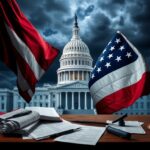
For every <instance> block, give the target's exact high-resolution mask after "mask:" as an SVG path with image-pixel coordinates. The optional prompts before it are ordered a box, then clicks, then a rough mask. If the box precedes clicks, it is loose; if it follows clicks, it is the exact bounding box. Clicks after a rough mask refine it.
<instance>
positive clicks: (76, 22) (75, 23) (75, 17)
mask: <svg viewBox="0 0 150 150" xmlns="http://www.w3.org/2000/svg"><path fill="white" fill-rule="evenodd" d="M74 27H76V28H78V17H77V15H76V14H75V16H74Z"/></svg>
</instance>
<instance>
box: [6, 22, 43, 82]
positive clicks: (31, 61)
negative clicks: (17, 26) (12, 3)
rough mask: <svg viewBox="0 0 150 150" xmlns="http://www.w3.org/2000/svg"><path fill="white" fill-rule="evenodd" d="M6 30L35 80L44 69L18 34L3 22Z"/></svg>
mask: <svg viewBox="0 0 150 150" xmlns="http://www.w3.org/2000/svg"><path fill="white" fill-rule="evenodd" d="M5 26H6V29H7V32H8V34H9V36H10V39H11V41H12V43H13V45H14V47H15V48H16V50H17V51H18V53H19V54H20V55H21V56H22V57H23V58H24V60H25V61H26V63H27V64H28V65H29V66H30V68H31V70H32V71H33V73H34V75H35V77H36V79H37V80H39V79H40V78H41V76H42V75H43V74H44V73H45V71H44V70H43V69H42V68H41V67H40V66H39V64H38V62H37V60H36V59H35V57H34V55H33V54H32V52H31V50H30V49H29V48H28V46H27V45H26V44H25V43H24V42H23V41H22V40H21V39H20V38H19V37H18V35H17V34H16V33H15V32H14V31H13V30H12V29H11V28H10V27H9V26H7V24H5Z"/></svg>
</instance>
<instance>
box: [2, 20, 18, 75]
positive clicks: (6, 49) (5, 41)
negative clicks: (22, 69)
mask: <svg viewBox="0 0 150 150" xmlns="http://www.w3.org/2000/svg"><path fill="white" fill-rule="evenodd" d="M14 51H15V48H14V47H13V45H12V43H11V40H10V38H9V35H8V33H7V31H6V28H5V25H4V23H3V22H2V21H1V20H0V60H1V61H2V62H4V63H5V64H6V65H7V67H9V68H10V69H11V70H12V71H13V72H14V73H15V74H16V75H17V66H16V58H15V53H14ZM11 62H13V63H11Z"/></svg>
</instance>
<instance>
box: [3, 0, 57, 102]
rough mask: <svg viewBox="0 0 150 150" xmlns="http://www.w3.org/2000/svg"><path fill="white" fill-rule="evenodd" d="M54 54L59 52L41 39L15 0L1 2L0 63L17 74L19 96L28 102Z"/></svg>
mask: <svg viewBox="0 0 150 150" xmlns="http://www.w3.org/2000/svg"><path fill="white" fill-rule="evenodd" d="M57 55H58V50H57V49H55V48H54V47H53V46H51V45H50V44H48V43H47V42H46V41H45V40H44V39H43V38H42V37H41V35H40V34H39V33H38V31H37V30H36V29H35V28H34V26H33V25H32V24H31V23H30V22H29V21H28V19H27V18H26V17H25V15H24V14H23V13H22V12H21V10H20V8H19V6H18V4H17V2H16V0H0V60H2V61H3V62H4V63H5V64H6V65H7V66H8V67H9V68H10V69H11V70H12V71H13V72H14V73H15V74H16V76H17V86H18V89H19V93H20V95H21V96H22V97H23V98H24V99H25V100H26V101H27V102H29V101H30V100H31V98H32V96H33V94H34V92H35V85H36V83H37V82H38V81H39V80H40V78H41V77H42V76H43V74H44V73H45V72H46V70H47V69H48V67H49V65H50V64H51V63H52V62H53V61H54V59H55V58H56V56H57Z"/></svg>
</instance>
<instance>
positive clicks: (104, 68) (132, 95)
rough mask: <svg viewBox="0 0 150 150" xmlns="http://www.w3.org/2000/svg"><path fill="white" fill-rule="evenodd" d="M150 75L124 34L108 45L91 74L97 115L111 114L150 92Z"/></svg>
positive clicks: (116, 35) (140, 56)
mask: <svg viewBox="0 0 150 150" xmlns="http://www.w3.org/2000/svg"><path fill="white" fill-rule="evenodd" d="M149 85H150V73H149V71H148V66H147V65H146V63H145V61H144V59H143V57H142V55H141V54H140V52H139V51H138V50H137V49H136V48H135V47H134V46H133V44H132V43H131V42H130V41H129V40H128V39H127V38H126V37H125V36H124V35H123V34H122V33H121V32H119V31H118V32H117V33H116V34H115V36H114V37H113V38H112V40H111V41H110V42H109V43H108V45H107V46H106V48H105V49H104V51H103V52H102V54H101V55H100V57H99V58H98V60H97V62H96V65H95V67H94V69H93V71H92V73H91V78H90V81H89V89H90V93H91V96H92V98H93V101H94V104H95V106H96V109H97V113H103V114H104V113H105V114H111V113H114V112H117V111H119V110H121V109H123V108H126V107H128V106H130V105H132V104H133V103H134V102H135V101H136V100H137V99H138V98H139V97H141V96H143V95H147V94H149V93H150V86H149Z"/></svg>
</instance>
